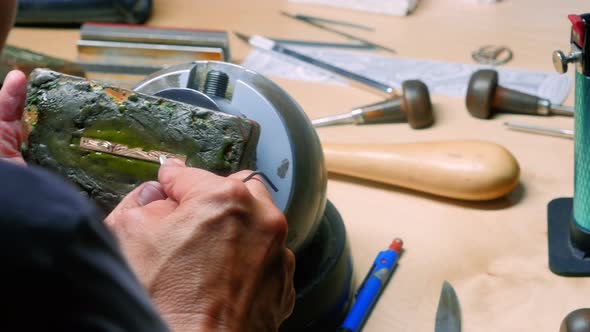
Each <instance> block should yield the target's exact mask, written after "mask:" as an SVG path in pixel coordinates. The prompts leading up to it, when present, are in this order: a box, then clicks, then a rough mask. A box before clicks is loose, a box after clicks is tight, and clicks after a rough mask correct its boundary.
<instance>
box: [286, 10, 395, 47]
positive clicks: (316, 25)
mask: <svg viewBox="0 0 590 332" xmlns="http://www.w3.org/2000/svg"><path fill="white" fill-rule="evenodd" d="M281 14H282V15H284V16H287V17H289V18H292V19H295V20H298V21H300V22H303V23H307V24H309V25H312V26H314V27H316V28H319V29H322V30H325V31H329V32H332V33H335V34H338V35H340V36H343V37H346V38H348V39H352V40H356V41H359V42H361V43H364V44H367V45H371V46H373V47H374V48H377V49H381V50H384V51H387V52H390V53H393V54H397V52H396V51H395V50H394V49H392V48H389V47H386V46H383V45H379V44H377V43H373V42H372V41H369V40H367V39H363V38H360V37H357V36H355V35H351V34H349V33H346V32H343V31H340V30H337V29H334V28H330V27H328V26H325V25H323V24H320V23H317V22H314V21H313V20H307V19H302V18H298V17H297V15H291V14H289V13H286V12H281Z"/></svg>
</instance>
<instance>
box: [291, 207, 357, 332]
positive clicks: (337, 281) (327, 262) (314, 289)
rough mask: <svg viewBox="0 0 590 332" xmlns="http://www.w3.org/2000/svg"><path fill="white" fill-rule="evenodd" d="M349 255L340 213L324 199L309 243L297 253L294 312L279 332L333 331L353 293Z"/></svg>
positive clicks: (343, 315)
mask: <svg viewBox="0 0 590 332" xmlns="http://www.w3.org/2000/svg"><path fill="white" fill-rule="evenodd" d="M352 286H353V273H352V257H351V254H350V248H349V246H348V241H347V238H346V229H345V227H344V223H343V221H342V217H340V214H339V213H338V211H337V210H336V208H335V207H334V205H332V203H330V201H327V204H326V209H325V211H324V217H323V219H322V222H321V223H320V225H319V227H318V231H317V232H316V234H315V235H314V237H313V239H312V240H311V243H310V244H309V245H308V246H307V247H305V248H303V250H301V251H300V252H299V253H297V267H296V268H295V290H296V291H297V299H296V300H295V309H294V310H293V314H292V315H291V317H289V318H288V319H287V320H286V321H285V322H284V323H283V325H282V326H281V328H280V332H291V331H306V332H316V331H317V332H329V331H336V329H337V328H338V326H339V325H340V323H342V321H343V320H344V318H345V317H346V314H347V312H348V309H349V307H350V304H351V302H352V296H353V287H352Z"/></svg>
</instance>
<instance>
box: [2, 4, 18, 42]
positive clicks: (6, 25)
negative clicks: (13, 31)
mask: <svg viewBox="0 0 590 332" xmlns="http://www.w3.org/2000/svg"><path fill="white" fill-rule="evenodd" d="M15 14H16V0H2V1H0V50H2V48H3V47H4V41H5V40H6V36H8V31H9V30H10V27H11V26H12V23H13V20H14V16H15Z"/></svg>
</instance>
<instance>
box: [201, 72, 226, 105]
mask: <svg viewBox="0 0 590 332" xmlns="http://www.w3.org/2000/svg"><path fill="white" fill-rule="evenodd" d="M228 82H229V76H227V74H226V73H224V72H222V71H219V70H211V71H209V72H208V73H207V78H206V79H205V87H204V88H203V92H204V93H205V94H206V95H208V96H212V97H213V96H214V97H220V98H225V92H226V90H227V84H228Z"/></svg>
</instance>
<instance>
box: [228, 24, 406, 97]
mask: <svg viewBox="0 0 590 332" xmlns="http://www.w3.org/2000/svg"><path fill="white" fill-rule="evenodd" d="M236 35H237V36H238V37H239V38H241V39H244V40H246V41H247V42H248V43H249V44H250V45H252V46H254V47H258V48H261V49H264V50H269V51H275V52H278V53H281V54H285V55H288V56H290V57H293V58H295V59H298V60H301V61H303V62H306V63H309V64H312V65H314V66H317V67H320V68H323V69H325V70H328V71H330V72H333V73H335V74H338V75H339V76H341V77H343V78H346V79H347V80H349V81H351V82H356V83H360V84H362V85H363V86H366V87H369V88H371V89H373V90H376V91H378V92H380V93H381V94H383V95H385V97H388V98H389V97H392V96H393V95H394V94H395V89H394V88H393V87H391V86H389V85H387V84H383V83H381V82H379V81H376V80H374V79H372V78H369V77H366V76H363V75H359V74H356V73H353V72H351V71H348V70H346V69H344V68H341V67H337V66H334V65H331V64H329V63H327V62H323V61H321V60H319V59H316V58H312V57H310V56H307V55H305V54H302V53H299V52H297V51H294V50H291V49H289V48H287V47H284V46H282V45H281V44H278V43H275V42H274V41H272V40H270V39H268V38H265V37H262V36H257V35H254V36H252V37H250V38H247V36H246V35H243V34H239V33H236Z"/></svg>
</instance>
